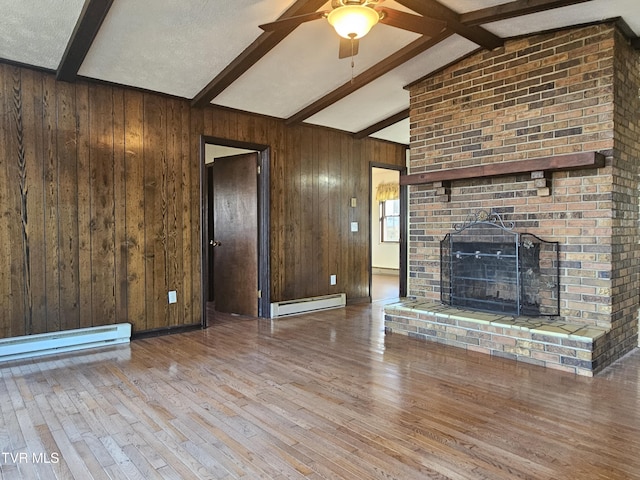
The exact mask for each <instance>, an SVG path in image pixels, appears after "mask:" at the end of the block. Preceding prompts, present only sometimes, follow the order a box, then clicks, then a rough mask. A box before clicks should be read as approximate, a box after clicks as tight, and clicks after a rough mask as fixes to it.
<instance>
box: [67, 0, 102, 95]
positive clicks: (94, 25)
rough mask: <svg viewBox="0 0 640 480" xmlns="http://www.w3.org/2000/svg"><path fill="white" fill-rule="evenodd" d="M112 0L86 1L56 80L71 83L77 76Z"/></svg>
mask: <svg viewBox="0 0 640 480" xmlns="http://www.w3.org/2000/svg"><path fill="white" fill-rule="evenodd" d="M112 4H113V0H87V1H86V2H85V4H84V6H83V7H82V12H81V13H80V17H79V18H78V21H77V22H76V26H75V27H74V29H73V33H72V34H71V38H70V39H69V42H68V43H67V48H66V49H65V51H64V55H62V60H60V65H58V69H57V71H56V79H58V80H62V81H65V82H73V81H75V79H76V77H77V76H78V71H79V70H80V67H81V66H82V62H83V61H84V59H85V57H86V56H87V53H89V49H90V48H91V44H92V43H93V41H94V40H95V38H96V35H98V31H99V30H100V26H101V25H102V22H103V21H104V19H105V17H106V16H107V13H109V9H110V8H111V5H112Z"/></svg>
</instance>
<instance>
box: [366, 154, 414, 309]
mask: <svg viewBox="0 0 640 480" xmlns="http://www.w3.org/2000/svg"><path fill="white" fill-rule="evenodd" d="M374 168H382V169H384V170H395V171H397V172H399V173H400V175H401V176H402V175H406V174H407V167H404V166H400V165H392V164H388V163H380V162H369V222H371V221H372V218H373V208H374V205H373V200H372V198H373V169H374ZM398 181H399V180H398ZM407 197H408V196H407V186H406V185H400V262H399V263H400V272H399V275H400V278H399V283H398V287H399V288H398V295H399V296H400V297H406V296H407V252H408V250H407V248H408V247H407V246H408V238H407V223H408V222H407V211H408V210H407V209H408V207H409V204H408V199H407ZM371 232H373V225H369V298H370V299H372V298H373V296H372V294H371V289H372V288H373V268H372V263H373V235H372V234H371Z"/></svg>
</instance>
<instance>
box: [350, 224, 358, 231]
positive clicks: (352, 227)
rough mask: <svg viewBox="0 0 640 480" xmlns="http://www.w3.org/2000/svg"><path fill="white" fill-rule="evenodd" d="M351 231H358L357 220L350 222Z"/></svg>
mask: <svg viewBox="0 0 640 480" xmlns="http://www.w3.org/2000/svg"><path fill="white" fill-rule="evenodd" d="M351 231H352V232H357V231H358V222H351Z"/></svg>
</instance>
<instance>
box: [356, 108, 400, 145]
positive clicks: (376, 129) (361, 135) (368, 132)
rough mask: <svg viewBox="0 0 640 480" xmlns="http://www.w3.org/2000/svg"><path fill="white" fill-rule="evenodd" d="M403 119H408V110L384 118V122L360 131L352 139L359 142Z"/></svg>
mask: <svg viewBox="0 0 640 480" xmlns="http://www.w3.org/2000/svg"><path fill="white" fill-rule="evenodd" d="M405 118H409V109H408V108H407V109H405V110H402V111H401V112H398V113H396V114H395V115H391V116H390V117H388V118H385V119H384V120H382V121H380V122H378V123H374V124H373V125H371V126H369V127H367V128H365V129H363V130H360V131H359V132H356V133H354V134H353V138H355V139H356V140H359V139H361V138H365V137H368V136H369V135H371V134H372V133H375V132H379V131H380V130H382V129H383V128H387V127H390V126H391V125H395V124H396V123H398V122H400V121H402V120H404V119H405Z"/></svg>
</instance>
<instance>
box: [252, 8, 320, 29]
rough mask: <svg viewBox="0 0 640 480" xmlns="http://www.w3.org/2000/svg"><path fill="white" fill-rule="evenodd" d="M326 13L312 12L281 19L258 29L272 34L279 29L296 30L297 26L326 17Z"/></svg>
mask: <svg viewBox="0 0 640 480" xmlns="http://www.w3.org/2000/svg"><path fill="white" fill-rule="evenodd" d="M326 13H327V12H326V11H321V12H312V13H307V14H304V15H296V16H294V17H288V18H283V19H281V20H276V21H275V22H270V23H264V24H262V25H260V28H261V29H262V30H264V31H265V32H273V31H275V30H279V29H281V28H296V27H297V26H298V25H300V24H303V23H305V22H311V21H313V20H318V19H320V18H322V17H324V16H325V15H326Z"/></svg>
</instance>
